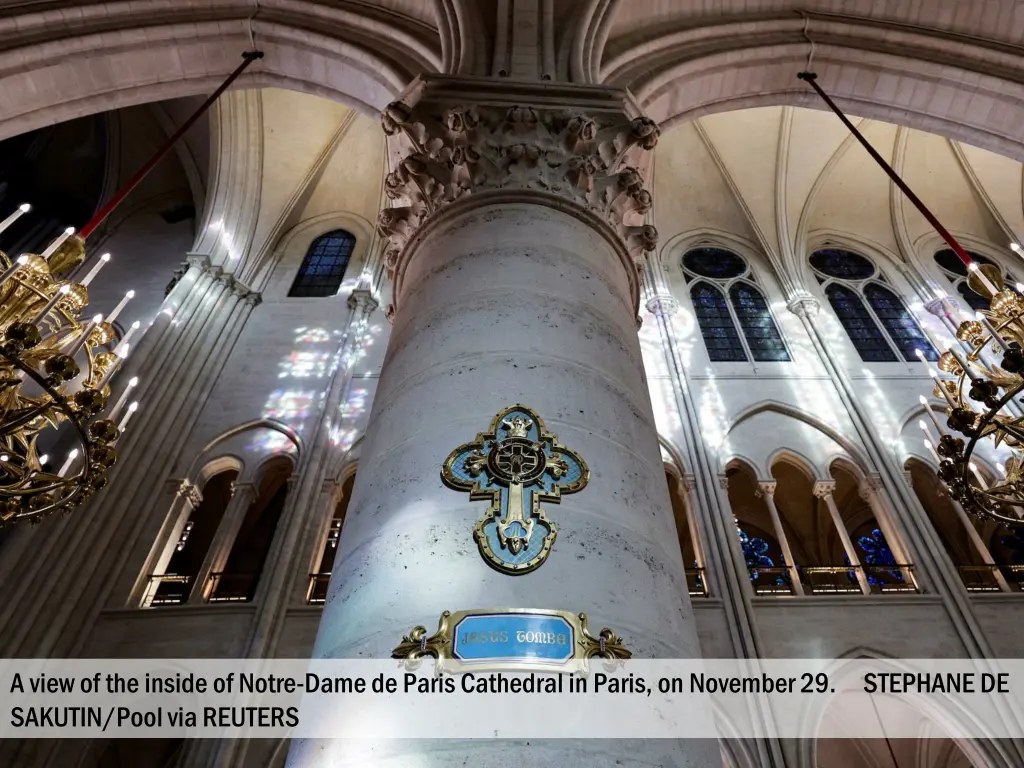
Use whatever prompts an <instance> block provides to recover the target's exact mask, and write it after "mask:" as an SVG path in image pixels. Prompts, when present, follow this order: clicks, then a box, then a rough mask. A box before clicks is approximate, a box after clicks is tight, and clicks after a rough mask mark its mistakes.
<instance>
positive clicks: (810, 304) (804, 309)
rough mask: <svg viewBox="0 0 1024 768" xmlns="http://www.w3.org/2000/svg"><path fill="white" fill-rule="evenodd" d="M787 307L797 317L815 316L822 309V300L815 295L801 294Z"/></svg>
mask: <svg viewBox="0 0 1024 768" xmlns="http://www.w3.org/2000/svg"><path fill="white" fill-rule="evenodd" d="M786 308H787V309H788V310H789V311H790V312H792V313H793V314H794V315H796V316H797V317H813V316H814V315H816V314H818V313H819V312H820V311H821V302H820V301H818V300H817V299H816V298H814V297H813V296H801V297H799V298H796V299H793V300H792V301H790V302H789V303H788V304H787V305H786Z"/></svg>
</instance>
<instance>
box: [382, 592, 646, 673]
mask: <svg viewBox="0 0 1024 768" xmlns="http://www.w3.org/2000/svg"><path fill="white" fill-rule="evenodd" d="M631 655H632V654H631V653H630V652H629V650H628V649H627V648H626V647H625V645H623V643H622V638H620V637H619V636H618V635H617V634H615V633H614V632H613V631H612V630H610V629H608V628H607V627H605V628H604V629H602V630H601V631H600V632H598V633H597V634H596V635H593V634H591V633H590V629H589V627H588V625H587V614H585V613H571V612H569V611H552V610H549V609H546V608H477V609H474V610H469V611H455V612H452V611H445V612H444V613H442V614H441V618H440V619H439V620H438V622H437V631H436V632H434V633H433V634H430V633H429V632H427V628H426V627H424V626H422V625H421V626H417V627H413V628H412V631H411V632H409V634H407V635H405V636H404V637H403V638H402V642H401V643H399V644H398V646H397V647H396V648H395V649H394V650H393V651H392V652H391V656H392V658H395V659H404V660H405V661H406V662H407V663H409V664H410V665H415V664H418V663H419V660H420V659H423V658H428V657H432V658H435V659H437V661H438V666H437V670H438V672H454V671H457V670H458V669H460V668H462V669H465V668H472V669H474V670H478V669H483V668H486V669H508V670H538V671H540V670H550V669H555V670H557V671H559V672H575V671H586V669H587V661H588V660H589V659H593V658H599V659H605V660H614V659H628V658H629V657H630V656H631Z"/></svg>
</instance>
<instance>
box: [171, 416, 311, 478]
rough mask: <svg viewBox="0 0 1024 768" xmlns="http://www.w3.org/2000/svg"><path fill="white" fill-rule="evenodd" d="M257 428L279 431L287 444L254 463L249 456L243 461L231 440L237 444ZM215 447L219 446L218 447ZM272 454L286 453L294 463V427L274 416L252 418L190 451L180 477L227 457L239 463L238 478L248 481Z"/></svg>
mask: <svg viewBox="0 0 1024 768" xmlns="http://www.w3.org/2000/svg"><path fill="white" fill-rule="evenodd" d="M261 429H266V430H270V431H272V432H278V433H280V434H281V435H283V436H284V437H285V438H286V439H287V441H288V442H289V443H290V446H289V447H288V448H287V449H285V450H284V451H275V452H274V453H273V454H271V455H270V456H269V457H262V458H260V459H258V460H257V461H256V462H253V461H252V460H251V459H250V460H249V462H248V463H247V462H246V461H245V459H243V458H241V457H240V455H239V454H240V453H241V452H240V451H238V450H237V445H234V443H237V440H235V438H238V437H240V436H242V435H246V434H247V433H251V432H255V431H258V430H261ZM219 446H223V447H222V448H219ZM289 454H292V455H289ZM242 455H244V454H242ZM276 455H287V456H289V459H290V460H291V461H292V462H293V464H297V463H298V460H299V457H300V456H301V455H302V438H301V437H300V436H299V434H298V433H297V432H296V431H295V430H294V429H292V428H291V427H289V426H287V425H286V424H282V423H281V422H279V421H277V420H275V419H253V420H252V421H247V422H244V423H243V424H239V425H237V426H235V427H231V428H230V429H227V430H225V431H224V432H221V433H220V434H219V435H217V436H216V437H214V438H213V439H212V440H210V441H209V442H207V443H206V445H204V446H203V447H202V448H201V449H200V450H199V451H197V452H196V453H195V454H194V456H193V458H192V461H191V462H190V463H189V465H188V468H187V470H186V471H185V473H184V477H186V478H193V477H197V468H198V467H200V466H205V465H206V464H208V463H209V462H210V461H211V460H214V459H218V458H219V457H221V456H230V457H232V458H233V459H234V460H235V461H237V462H239V464H240V465H241V466H240V468H239V470H238V472H239V477H238V481H239V482H251V481H252V479H253V478H254V477H256V472H257V471H258V468H259V467H260V466H262V464H264V463H265V462H266V461H267V460H269V458H273V456H276Z"/></svg>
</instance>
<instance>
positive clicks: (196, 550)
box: [142, 469, 238, 608]
mask: <svg viewBox="0 0 1024 768" xmlns="http://www.w3.org/2000/svg"><path fill="white" fill-rule="evenodd" d="M237 477H238V472H236V471H235V470H233V469H231V470H226V471H224V472H219V473H217V474H216V475H214V476H213V477H211V478H210V479H209V480H208V481H207V482H206V484H205V485H204V486H203V487H202V489H201V494H202V501H200V502H199V505H198V506H197V507H196V508H195V509H193V510H192V512H191V514H189V516H188V518H187V519H186V520H185V521H184V522H183V523H182V525H181V528H180V530H178V533H177V536H176V538H175V539H174V540H173V548H169V550H168V552H166V553H165V554H164V556H163V557H162V558H161V562H160V563H158V564H157V567H156V569H155V572H154V573H152V574H150V575H149V585H148V588H147V591H146V594H145V596H144V597H143V601H142V604H143V607H146V608H157V607H160V606H165V605H180V604H181V603H185V602H187V601H188V599H189V595H190V594H191V593H192V590H193V589H196V583H197V576H198V575H199V572H200V570H201V569H202V566H203V562H204V561H205V560H206V555H207V553H208V552H209V551H210V545H211V544H212V543H213V537H214V534H216V533H217V529H218V528H219V527H220V524H221V520H222V519H223V518H224V512H225V511H226V510H227V508H228V503H229V502H230V501H231V494H232V483H234V481H235V479H236V478H237Z"/></svg>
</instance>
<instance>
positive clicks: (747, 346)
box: [683, 248, 790, 362]
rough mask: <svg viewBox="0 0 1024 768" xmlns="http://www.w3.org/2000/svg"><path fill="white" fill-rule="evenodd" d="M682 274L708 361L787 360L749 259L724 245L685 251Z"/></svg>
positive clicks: (784, 347) (780, 336) (783, 346)
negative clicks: (687, 286)
mask: <svg viewBox="0 0 1024 768" xmlns="http://www.w3.org/2000/svg"><path fill="white" fill-rule="evenodd" d="M683 277H684V279H685V280H686V282H687V283H691V285H690V298H691V300H692V301H693V310H694V313H695V314H696V315H697V324H698V325H699V326H700V332H701V336H703V338H704V344H705V346H706V347H707V350H708V357H710V358H711V361H712V362H746V361H748V360H751V359H753V360H755V361H757V362H769V361H781V362H786V361H788V360H789V359H790V357H789V352H788V350H787V349H786V344H785V342H784V341H783V340H782V334H780V333H779V329H778V327H777V326H776V325H775V320H774V319H773V318H772V313H771V311H770V310H769V309H768V302H766V301H765V299H764V294H762V293H761V289H760V288H758V287H757V284H756V282H755V278H754V274H753V272H751V270H750V267H749V266H748V265H747V263H746V262H745V261H744V260H743V259H741V258H740V257H739V256H737V255H736V254H735V253H732V252H731V251H726V250H724V249H722V248H696V249H694V250H692V251H689V252H688V253H687V254H686V255H685V256H683Z"/></svg>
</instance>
